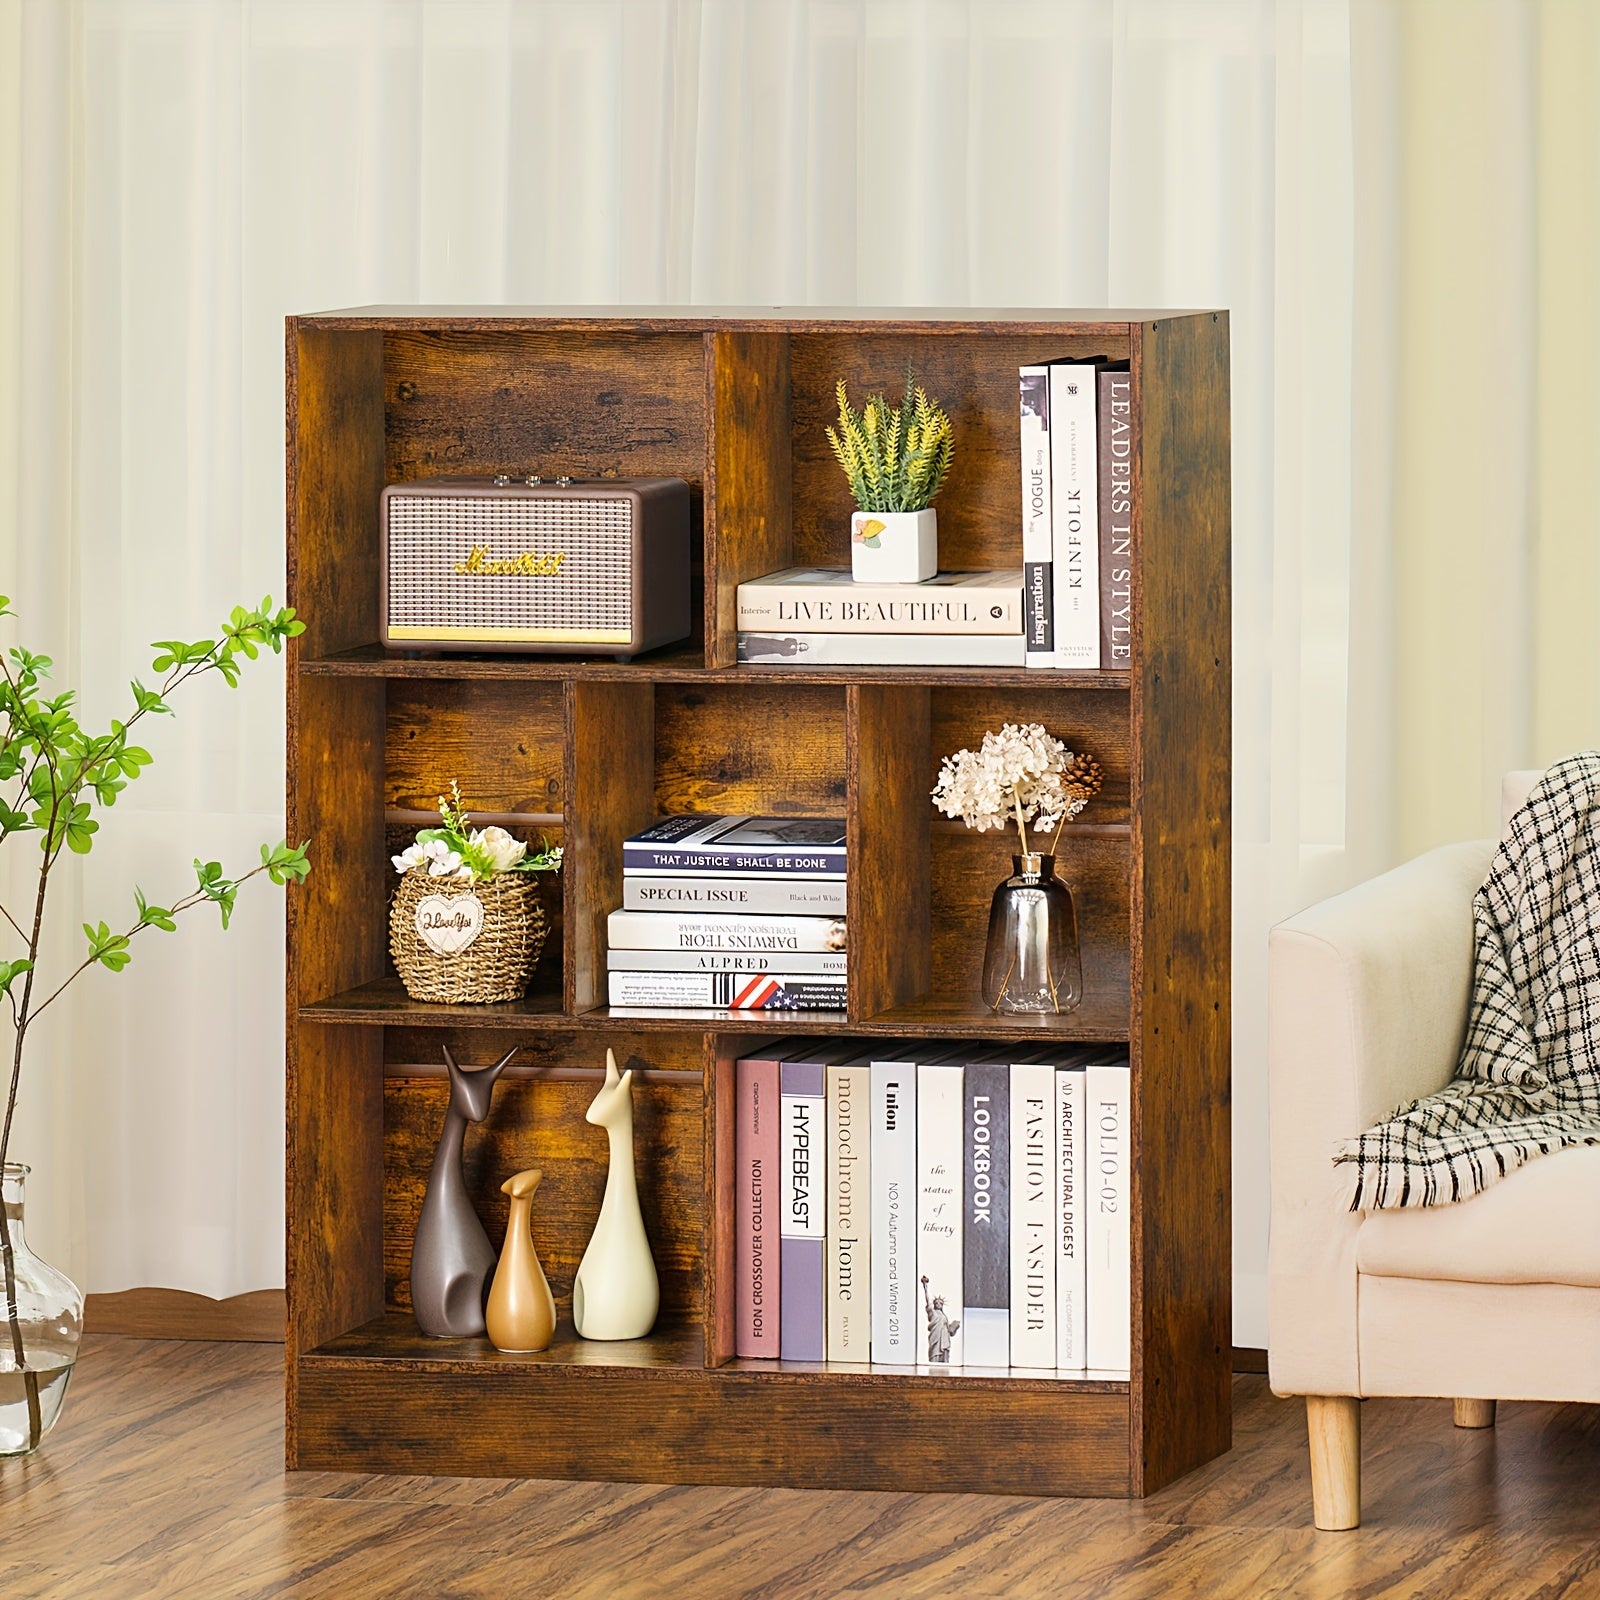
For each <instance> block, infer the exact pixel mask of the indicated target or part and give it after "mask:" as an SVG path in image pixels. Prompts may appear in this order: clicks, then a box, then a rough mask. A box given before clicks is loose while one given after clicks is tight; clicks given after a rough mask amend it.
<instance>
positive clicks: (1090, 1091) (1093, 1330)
mask: <svg viewBox="0 0 1600 1600" xmlns="http://www.w3.org/2000/svg"><path fill="white" fill-rule="evenodd" d="M1084 1076H1085V1078H1086V1079H1087V1082H1086V1084H1085V1092H1086V1095H1087V1099H1088V1107H1087V1110H1088V1118H1087V1132H1088V1147H1089V1170H1088V1173H1087V1174H1086V1177H1087V1183H1086V1186H1085V1195H1086V1198H1087V1200H1088V1205H1087V1208H1086V1210H1087V1221H1088V1227H1087V1235H1086V1236H1087V1242H1088V1246H1089V1263H1088V1266H1089V1273H1088V1277H1089V1282H1088V1301H1089V1306H1088V1311H1089V1318H1088V1321H1089V1335H1088V1357H1089V1359H1088V1364H1089V1366H1091V1367H1095V1368H1100V1369H1109V1370H1114V1371H1118V1372H1122V1371H1126V1370H1127V1369H1128V1367H1129V1366H1130V1365H1131V1361H1132V1353H1131V1342H1132V1328H1131V1325H1130V1324H1131V1317H1132V1308H1131V1305H1130V1280H1131V1276H1132V1267H1133V1263H1132V1259H1131V1242H1132V1241H1131V1233H1130V1230H1129V1226H1128V1207H1129V1203H1130V1200H1131V1198H1132V1197H1131V1194H1130V1190H1129V1174H1128V1158H1129V1153H1130V1152H1129V1139H1128V1119H1129V1113H1130V1110H1131V1107H1130V1104H1129V1076H1130V1075H1129V1071H1128V1065H1127V1063H1126V1062H1122V1063H1120V1064H1117V1065H1113V1066H1101V1065H1098V1064H1096V1063H1093V1062H1091V1063H1090V1065H1089V1066H1088V1068H1087V1069H1086V1071H1085V1074H1084Z"/></svg>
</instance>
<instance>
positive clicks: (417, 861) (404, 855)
mask: <svg viewBox="0 0 1600 1600" xmlns="http://www.w3.org/2000/svg"><path fill="white" fill-rule="evenodd" d="M389 859H390V860H391V861H392V862H393V863H394V870H395V871H396V872H400V873H406V872H409V871H410V870H411V869H412V868H413V867H420V866H421V865H422V864H423V862H424V861H426V860H427V859H428V851H427V847H426V846H425V845H420V844H408V845H407V846H406V847H405V849H404V850H402V851H401V852H400V854H399V855H397V856H390V857H389Z"/></svg>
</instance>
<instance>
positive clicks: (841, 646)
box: [738, 633, 1023, 667]
mask: <svg viewBox="0 0 1600 1600" xmlns="http://www.w3.org/2000/svg"><path fill="white" fill-rule="evenodd" d="M738 656H739V660H740V661H741V662H742V663H744V664H746V665H750V666H777V667H1020V666H1021V665H1022V664H1023V646H1022V635H1021V633H1013V634H1009V635H1001V634H934V633H784V634H773V633H741V634H740V635H739V653H738Z"/></svg>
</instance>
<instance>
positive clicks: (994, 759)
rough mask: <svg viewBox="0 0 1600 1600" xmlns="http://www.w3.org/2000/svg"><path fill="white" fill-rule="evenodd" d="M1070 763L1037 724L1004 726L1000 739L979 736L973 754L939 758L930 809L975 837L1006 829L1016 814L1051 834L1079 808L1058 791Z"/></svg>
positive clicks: (997, 735)
mask: <svg viewBox="0 0 1600 1600" xmlns="http://www.w3.org/2000/svg"><path fill="white" fill-rule="evenodd" d="M1071 760H1072V752H1071V751H1070V750H1068V749H1067V747H1066V746H1065V745H1064V744H1063V743H1062V742H1061V740H1059V739H1056V738H1053V737H1052V736H1051V735H1050V734H1048V733H1046V732H1045V730H1044V728H1043V727H1042V726H1041V725H1040V724H1039V723H1037V722H1031V723H1027V724H1022V723H1014V722H1008V723H1006V724H1005V726H1004V727H1003V728H1001V730H1000V731H999V733H993V732H990V733H986V734H984V736H983V742H982V744H981V745H980V746H979V747H978V749H976V750H958V751H956V753H955V754H954V755H951V756H946V757H945V758H944V763H943V765H942V766H941V767H940V769H939V781H938V783H937V784H936V785H935V786H934V790H933V803H934V805H935V806H936V807H938V809H939V810H940V811H942V812H943V813H944V814H945V815H946V816H947V817H960V818H961V820H962V821H963V822H965V823H966V825H967V826H968V827H969V828H972V829H974V830H975V831H976V832H978V833H985V832H987V831H988V830H989V829H991V828H1005V827H1009V826H1010V825H1011V824H1012V823H1015V822H1017V821H1018V817H1019V814H1020V817H1021V819H1022V821H1023V822H1033V823H1035V824H1036V825H1037V826H1039V827H1041V828H1045V829H1050V828H1054V827H1055V826H1056V824H1057V823H1058V822H1060V821H1061V819H1062V817H1063V816H1068V817H1071V816H1076V815H1077V813H1078V812H1080V811H1081V810H1082V809H1083V807H1084V801H1083V799H1081V798H1079V797H1077V796H1069V795H1068V794H1067V793H1066V792H1065V789H1064V788H1063V785H1062V774H1063V773H1064V772H1065V771H1066V769H1067V765H1068V763H1069V762H1071ZM1018 831H1019V832H1020V831H1021V830H1020V827H1019V830H1018Z"/></svg>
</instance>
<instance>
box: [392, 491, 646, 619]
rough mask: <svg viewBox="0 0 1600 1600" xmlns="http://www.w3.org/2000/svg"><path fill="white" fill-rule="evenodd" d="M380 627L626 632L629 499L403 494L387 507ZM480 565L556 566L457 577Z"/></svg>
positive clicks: (629, 614)
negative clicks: (538, 562)
mask: <svg viewBox="0 0 1600 1600" xmlns="http://www.w3.org/2000/svg"><path fill="white" fill-rule="evenodd" d="M388 507H389V513H388V538H389V626H390V628H391V629H397V628H408V629H409V628H424V629H428V630H431V631H437V632H438V633H440V634H441V635H444V636H449V635H450V634H452V633H455V634H456V636H457V637H459V633H457V630H460V629H471V630H474V631H476V630H479V629H482V630H484V636H485V637H489V636H490V635H491V634H493V633H494V632H496V631H499V630H502V629H519V630H524V629H525V630H534V631H535V632H548V633H550V634H551V635H552V636H555V637H561V636H573V635H577V636H583V635H592V634H594V633H595V632H597V631H602V630H603V631H606V632H610V633H617V632H620V633H627V632H628V631H629V630H630V629H631V628H632V626H633V560H632V554H633V501H632V500H631V499H629V498H628V497H626V496H618V497H617V498H615V499H610V498H606V499H593V498H590V497H588V496H584V497H582V498H571V499H562V498H559V497H555V496H550V497H546V496H538V495H516V494H512V495H506V496H505V497H504V498H498V497H491V496H485V495H461V496H459V497H456V496H446V495H404V494H391V495H390V496H389V499H388ZM479 548H481V549H482V551H483V560H484V562H485V563H489V562H496V561H515V560H516V559H517V558H518V557H519V556H523V555H530V554H531V555H534V556H551V555H555V554H558V553H559V554H561V555H562V556H563V557H564V558H565V559H564V560H563V561H562V563H561V567H560V569H559V571H558V572H556V573H554V574H551V575H548V576H536V575H532V574H525V573H497V574H484V573H459V572H457V571H456V567H457V566H458V565H460V564H462V563H465V562H467V561H468V560H469V558H470V557H471V555H472V552H473V551H474V550H475V549H479Z"/></svg>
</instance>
